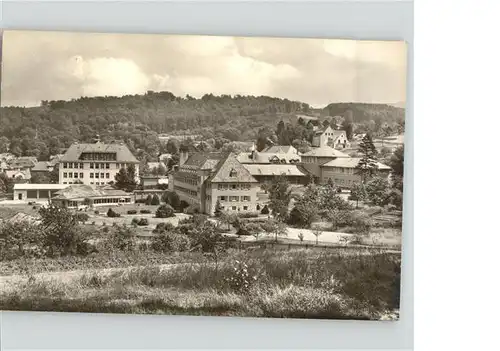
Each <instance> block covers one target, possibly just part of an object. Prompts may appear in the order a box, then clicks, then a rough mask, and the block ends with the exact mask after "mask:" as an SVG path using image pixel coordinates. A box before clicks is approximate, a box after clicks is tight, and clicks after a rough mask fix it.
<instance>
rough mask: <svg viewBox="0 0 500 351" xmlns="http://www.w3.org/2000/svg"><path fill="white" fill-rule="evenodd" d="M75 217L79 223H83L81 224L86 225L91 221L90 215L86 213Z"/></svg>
mask: <svg viewBox="0 0 500 351" xmlns="http://www.w3.org/2000/svg"><path fill="white" fill-rule="evenodd" d="M75 216H76V220H77V221H78V222H81V223H85V222H87V221H88V220H89V219H90V217H89V215H88V214H86V213H78V214H76V215H75Z"/></svg>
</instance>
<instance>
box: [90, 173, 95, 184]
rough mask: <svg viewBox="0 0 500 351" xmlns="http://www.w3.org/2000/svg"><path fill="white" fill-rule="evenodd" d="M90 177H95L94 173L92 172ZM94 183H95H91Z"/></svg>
mask: <svg viewBox="0 0 500 351" xmlns="http://www.w3.org/2000/svg"><path fill="white" fill-rule="evenodd" d="M90 178H94V173H90ZM91 184H94V183H91Z"/></svg>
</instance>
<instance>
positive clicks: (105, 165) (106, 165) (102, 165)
mask: <svg viewBox="0 0 500 351" xmlns="http://www.w3.org/2000/svg"><path fill="white" fill-rule="evenodd" d="M125 167H127V164H126V163H117V164H116V169H120V168H125ZM63 168H80V169H83V163H81V162H64V163H63ZM90 168H92V169H94V168H95V169H99V168H100V169H104V168H106V169H109V168H110V164H109V163H94V162H91V163H90Z"/></svg>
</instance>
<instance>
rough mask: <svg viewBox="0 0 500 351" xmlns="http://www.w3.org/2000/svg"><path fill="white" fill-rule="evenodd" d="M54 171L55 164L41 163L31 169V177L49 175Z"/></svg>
mask: <svg viewBox="0 0 500 351" xmlns="http://www.w3.org/2000/svg"><path fill="white" fill-rule="evenodd" d="M53 170H54V164H53V163H52V162H50V161H39V162H37V163H36V164H35V166H34V167H33V168H32V169H31V171H30V172H31V175H32V176H35V175H48V174H49V173H50V172H52V171H53Z"/></svg>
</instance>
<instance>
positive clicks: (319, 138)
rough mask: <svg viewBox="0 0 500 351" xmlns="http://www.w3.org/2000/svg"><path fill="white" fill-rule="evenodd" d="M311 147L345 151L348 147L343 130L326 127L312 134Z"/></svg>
mask: <svg viewBox="0 0 500 351" xmlns="http://www.w3.org/2000/svg"><path fill="white" fill-rule="evenodd" d="M312 146H313V147H322V146H331V147H334V148H336V149H346V148H349V147H350V143H349V140H347V134H346V132H345V130H334V129H333V128H332V127H330V126H328V127H326V128H324V129H320V130H318V131H316V132H315V133H314V136H313V140H312Z"/></svg>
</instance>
